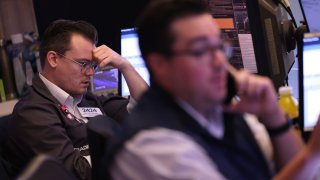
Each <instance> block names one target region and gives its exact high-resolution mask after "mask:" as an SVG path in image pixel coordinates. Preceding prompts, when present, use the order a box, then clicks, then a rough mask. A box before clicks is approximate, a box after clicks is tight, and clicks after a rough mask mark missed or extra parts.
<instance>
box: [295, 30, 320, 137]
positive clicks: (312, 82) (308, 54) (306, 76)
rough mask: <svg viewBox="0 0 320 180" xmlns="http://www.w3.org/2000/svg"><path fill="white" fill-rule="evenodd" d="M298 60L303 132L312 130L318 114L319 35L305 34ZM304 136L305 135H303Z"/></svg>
mask: <svg viewBox="0 0 320 180" xmlns="http://www.w3.org/2000/svg"><path fill="white" fill-rule="evenodd" d="M302 43H303V45H302V53H301V57H300V58H299V84H300V90H299V91H300V92H301V93H299V96H300V97H299V104H300V108H299V110H300V112H299V114H300V120H301V121H300V122H302V124H301V127H302V131H303V132H309V131H312V130H313V127H314V126H315V124H316V123H317V120H318V116H319V114H320V108H319V106H318V104H319V99H320V68H319V67H320V59H319V57H320V33H306V34H305V35H304V38H303V42H302ZM305 135H306V134H305Z"/></svg>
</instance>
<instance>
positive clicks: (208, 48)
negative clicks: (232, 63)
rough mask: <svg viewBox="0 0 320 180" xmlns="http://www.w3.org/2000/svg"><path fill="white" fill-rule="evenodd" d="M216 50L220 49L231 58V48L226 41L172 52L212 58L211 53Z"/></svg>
mask: <svg viewBox="0 0 320 180" xmlns="http://www.w3.org/2000/svg"><path fill="white" fill-rule="evenodd" d="M217 51H221V52H222V53H224V54H225V55H226V57H227V58H231V57H232V54H233V49H232V47H231V46H230V45H229V44H228V43H219V44H214V45H209V44H208V45H205V46H202V47H198V48H190V49H186V50H182V51H177V52H173V53H172V55H174V56H192V57H194V58H199V59H204V58H212V56H213V54H215V53H216V52H217Z"/></svg>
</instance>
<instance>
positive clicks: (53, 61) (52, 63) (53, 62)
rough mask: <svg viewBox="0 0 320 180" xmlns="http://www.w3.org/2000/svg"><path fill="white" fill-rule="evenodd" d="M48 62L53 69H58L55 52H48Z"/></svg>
mask: <svg viewBox="0 0 320 180" xmlns="http://www.w3.org/2000/svg"><path fill="white" fill-rule="evenodd" d="M46 61H47V64H48V65H49V66H50V67H52V68H55V67H57V64H58V63H57V61H58V55H57V53H56V52H54V51H48V53H47V58H46Z"/></svg>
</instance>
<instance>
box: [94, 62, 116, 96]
mask: <svg viewBox="0 0 320 180" xmlns="http://www.w3.org/2000/svg"><path fill="white" fill-rule="evenodd" d="M118 83H119V82H118V69H116V68H114V67H111V66H107V67H106V68H105V69H103V70H102V71H98V72H95V73H94V75H93V76H92V77H91V88H90V89H91V92H92V93H94V94H96V95H105V96H108V95H116V94H118Z"/></svg>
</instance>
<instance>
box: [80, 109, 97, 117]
mask: <svg viewBox="0 0 320 180" xmlns="http://www.w3.org/2000/svg"><path fill="white" fill-rule="evenodd" d="M78 110H79V112H80V114H81V116H82V117H86V118H91V117H95V116H98V115H102V112H101V110H100V109H99V108H93V107H78Z"/></svg>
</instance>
